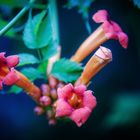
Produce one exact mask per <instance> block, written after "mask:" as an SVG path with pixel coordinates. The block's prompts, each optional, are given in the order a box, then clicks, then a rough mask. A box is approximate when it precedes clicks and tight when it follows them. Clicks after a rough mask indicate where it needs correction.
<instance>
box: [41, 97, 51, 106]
mask: <svg viewBox="0 0 140 140" xmlns="http://www.w3.org/2000/svg"><path fill="white" fill-rule="evenodd" d="M40 103H41V104H42V105H43V106H49V105H50V104H51V103H52V101H51V98H50V97H48V96H42V97H41V98H40Z"/></svg>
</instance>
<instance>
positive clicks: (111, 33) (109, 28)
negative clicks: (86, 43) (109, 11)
mask: <svg viewBox="0 0 140 140" xmlns="http://www.w3.org/2000/svg"><path fill="white" fill-rule="evenodd" d="M102 27H103V30H104V32H105V35H106V37H107V38H108V39H118V36H117V34H116V31H115V30H114V27H113V25H112V24H111V22H109V21H105V22H104V23H103V24H102Z"/></svg>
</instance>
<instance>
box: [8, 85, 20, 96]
mask: <svg viewBox="0 0 140 140" xmlns="http://www.w3.org/2000/svg"><path fill="white" fill-rule="evenodd" d="M20 92H22V88H20V87H18V86H16V85H13V86H12V87H11V88H10V90H8V93H9V94H12V93H14V94H19V93H20Z"/></svg>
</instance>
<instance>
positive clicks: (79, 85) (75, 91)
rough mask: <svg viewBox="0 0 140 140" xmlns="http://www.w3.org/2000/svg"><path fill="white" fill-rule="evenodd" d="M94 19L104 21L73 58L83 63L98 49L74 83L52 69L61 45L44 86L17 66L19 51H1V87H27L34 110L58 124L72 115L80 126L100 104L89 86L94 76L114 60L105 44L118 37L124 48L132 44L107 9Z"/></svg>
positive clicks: (72, 118) (50, 65)
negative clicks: (33, 102) (24, 73)
mask: <svg viewBox="0 0 140 140" xmlns="http://www.w3.org/2000/svg"><path fill="white" fill-rule="evenodd" d="M93 20H94V21H95V22H96V23H102V24H101V26H99V27H98V28H97V29H96V30H95V31H94V32H93V33H92V34H91V35H90V36H89V37H88V38H87V39H86V40H85V41H84V43H82V45H81V46H80V47H79V49H78V50H77V51H76V53H75V54H74V55H73V56H72V58H71V60H72V61H74V62H77V63H79V62H81V61H82V60H83V59H84V58H85V57H87V56H88V55H89V54H90V53H92V52H93V51H94V50H95V49H97V48H98V49H97V50H96V52H95V53H94V55H93V56H92V57H91V58H90V60H89V61H88V62H87V64H86V65H85V67H84V70H83V72H82V73H81V75H80V77H79V78H78V79H77V80H76V81H74V83H73V84H71V83H64V82H63V81H59V80H58V79H56V78H55V77H54V76H53V75H51V73H50V72H51V69H52V66H53V64H54V62H55V61H56V60H57V59H59V57H60V50H61V49H60V47H59V49H58V52H59V53H57V54H56V55H55V56H53V57H52V58H50V61H48V67H47V70H46V73H47V76H48V84H46V83H45V84H42V85H41V87H40V88H39V87H37V86H35V85H34V84H33V83H32V82H31V81H30V80H29V79H28V78H27V77H26V76H24V75H23V74H22V73H20V72H18V71H17V70H15V69H14V67H15V66H16V65H17V64H18V62H19V58H18V56H17V55H13V56H8V57H5V53H0V89H2V85H3V84H5V85H12V84H16V85H17V86H19V87H21V88H23V89H24V90H25V91H26V92H27V94H28V95H29V96H31V97H32V98H33V99H34V100H35V101H36V102H37V104H38V105H37V107H35V108H34V112H35V113H36V114H37V115H42V114H44V113H45V114H46V116H47V119H48V120H49V124H56V122H57V119H58V118H69V119H70V120H72V121H74V122H75V123H76V125H77V126H78V127H80V126H82V125H83V124H84V123H85V122H86V121H87V119H88V118H89V116H90V114H91V113H92V111H93V109H94V108H95V107H96V104H97V101H96V97H95V96H94V95H93V92H92V91H91V90H87V87H88V84H89V82H90V80H91V79H92V78H93V76H95V75H96V74H97V73H98V72H99V71H100V70H101V69H102V68H103V67H104V66H106V65H107V64H108V63H109V62H111V61H112V52H111V50H110V49H108V48H106V47H103V46H101V45H102V44H103V43H104V42H105V41H107V40H109V39H115V40H118V41H119V42H120V44H121V45H122V46H123V47H124V48H127V46H128V37H127V35H126V34H125V33H124V32H123V31H122V29H121V28H120V26H119V25H118V24H117V23H116V22H114V21H112V20H110V19H109V15H108V12H107V11H106V10H100V11H98V12H97V13H95V14H94V15H93Z"/></svg>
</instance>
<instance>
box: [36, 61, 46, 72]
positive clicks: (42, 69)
mask: <svg viewBox="0 0 140 140" xmlns="http://www.w3.org/2000/svg"><path fill="white" fill-rule="evenodd" d="M47 65H48V61H45V62H43V63H41V64H40V65H39V66H38V68H37V69H38V71H39V72H41V73H43V74H45V75H46V69H47Z"/></svg>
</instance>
